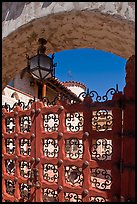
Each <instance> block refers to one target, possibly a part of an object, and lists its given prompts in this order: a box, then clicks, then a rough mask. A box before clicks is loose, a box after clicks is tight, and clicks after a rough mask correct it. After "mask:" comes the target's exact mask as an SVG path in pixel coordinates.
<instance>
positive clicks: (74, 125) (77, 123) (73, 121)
mask: <svg viewBox="0 0 137 204" xmlns="http://www.w3.org/2000/svg"><path fill="white" fill-rule="evenodd" d="M65 124H66V127H67V131H71V132H78V131H81V130H83V124H84V117H83V113H80V112H76V113H66V117H65Z"/></svg>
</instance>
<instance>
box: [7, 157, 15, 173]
mask: <svg viewBox="0 0 137 204" xmlns="http://www.w3.org/2000/svg"><path fill="white" fill-rule="evenodd" d="M5 167H6V172H7V173H8V174H11V175H14V174H15V161H14V160H11V159H7V160H5Z"/></svg>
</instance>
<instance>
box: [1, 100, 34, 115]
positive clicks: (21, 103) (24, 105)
mask: <svg viewBox="0 0 137 204" xmlns="http://www.w3.org/2000/svg"><path fill="white" fill-rule="evenodd" d="M34 101H35V97H34V99H30V100H29V101H28V103H25V102H24V101H20V100H18V102H15V103H14V104H13V105H10V104H8V103H5V104H4V105H2V108H5V109H6V110H7V111H8V112H11V111H13V110H14V108H16V107H17V106H20V107H21V109H22V110H25V109H28V108H30V107H31V105H32V103H33V102H34Z"/></svg>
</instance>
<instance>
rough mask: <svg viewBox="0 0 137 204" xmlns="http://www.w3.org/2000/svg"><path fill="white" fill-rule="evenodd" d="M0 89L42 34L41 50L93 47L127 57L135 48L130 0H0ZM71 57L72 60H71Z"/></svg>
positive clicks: (17, 69) (21, 66)
mask: <svg viewBox="0 0 137 204" xmlns="http://www.w3.org/2000/svg"><path fill="white" fill-rule="evenodd" d="M2 14H3V16H2V20H3V24H2V35H3V46H2V80H3V87H4V86H5V85H6V84H7V83H8V82H9V80H10V79H12V78H13V77H14V76H15V74H16V73H18V72H19V71H20V70H22V69H23V68H24V67H25V66H26V58H25V55H26V54H29V56H31V55H33V54H36V50H37V40H38V38H40V37H43V38H46V39H47V40H48V43H47V54H49V53H53V52H58V51H61V50H69V49H75V48H94V49H98V50H104V51H107V52H112V53H114V54H116V55H118V56H121V57H124V58H126V59H128V58H129V57H130V56H131V55H132V54H134V52H135V51H134V50H135V43H134V41H135V25H134V24H135V23H134V22H135V3H134V2H3V6H2ZM76 60H77V59H76Z"/></svg>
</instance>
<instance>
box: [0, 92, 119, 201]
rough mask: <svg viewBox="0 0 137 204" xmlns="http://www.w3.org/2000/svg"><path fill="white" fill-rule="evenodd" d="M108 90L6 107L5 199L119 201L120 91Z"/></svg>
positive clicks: (3, 168) (4, 135)
mask: <svg viewBox="0 0 137 204" xmlns="http://www.w3.org/2000/svg"><path fill="white" fill-rule="evenodd" d="M109 92H111V94H114V95H113V98H112V100H108V92H107V94H106V95H105V96H104V97H103V101H102V102H100V101H101V97H100V96H98V95H95V94H97V93H96V92H95V91H92V92H90V93H89V91H88V92H87V93H86V94H84V93H82V96H83V98H84V100H83V102H81V103H79V104H77V103H75V102H72V101H68V100H66V99H64V100H63V99H62V100H59V101H58V102H57V103H56V104H55V105H51V104H49V103H48V102H47V101H45V102H44V101H43V102H39V101H37V102H36V101H32V102H31V103H30V104H29V106H28V107H25V106H24V105H23V103H21V102H20V101H19V103H18V104H16V105H15V106H14V108H13V110H11V111H10V110H9V107H8V106H7V105H6V106H5V107H3V121H2V129H3V134H2V153H3V155H2V160H3V161H2V173H3V175H2V191H3V201H5V202H9V201H11V202H20V201H23V202H27V201H29V202H35V201H36V202H38V201H39V202H71V201H72V202H84V201H87V202H119V201H120V191H121V158H122V139H121V138H122V137H121V135H122V107H121V100H122V93H121V92H118V91H117V90H114V89H110V90H109ZM95 96H96V100H95V101H93V98H94V97H95Z"/></svg>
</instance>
